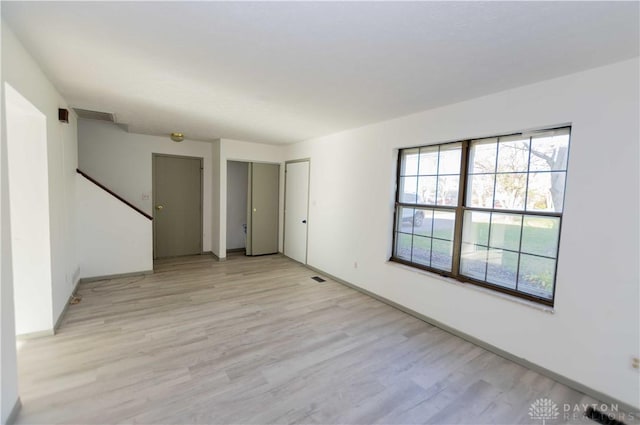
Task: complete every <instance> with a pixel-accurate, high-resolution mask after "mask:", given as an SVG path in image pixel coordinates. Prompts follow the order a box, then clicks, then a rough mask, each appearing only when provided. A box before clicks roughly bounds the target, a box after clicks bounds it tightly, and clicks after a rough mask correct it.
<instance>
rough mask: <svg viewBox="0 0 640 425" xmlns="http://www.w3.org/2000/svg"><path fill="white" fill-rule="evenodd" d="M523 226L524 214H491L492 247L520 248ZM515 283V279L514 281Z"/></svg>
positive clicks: (513, 249) (514, 249)
mask: <svg viewBox="0 0 640 425" xmlns="http://www.w3.org/2000/svg"><path fill="white" fill-rule="evenodd" d="M521 226H522V216H521V215H517V214H500V213H495V212H494V213H493V214H492V215H491V241H490V244H489V245H490V246H491V247H492V248H502V249H509V250H511V251H518V250H519V249H520V227H521ZM514 276H515V270H514ZM513 283H514V285H515V279H514V281H513Z"/></svg>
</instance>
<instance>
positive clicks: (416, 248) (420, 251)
mask: <svg viewBox="0 0 640 425" xmlns="http://www.w3.org/2000/svg"><path fill="white" fill-rule="evenodd" d="M411 261H413V262H414V263H419V264H423V265H425V266H430V265H431V238H423V237H420V236H414V237H413V257H412V260H411Z"/></svg>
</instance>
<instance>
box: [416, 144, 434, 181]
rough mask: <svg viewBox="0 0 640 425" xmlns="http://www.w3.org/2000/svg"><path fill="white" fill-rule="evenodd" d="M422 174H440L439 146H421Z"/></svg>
mask: <svg viewBox="0 0 640 425" xmlns="http://www.w3.org/2000/svg"><path fill="white" fill-rule="evenodd" d="M419 174H420V175H421V176H425V175H431V176H435V175H436V174H438V146H427V147H424V148H420V173H419Z"/></svg>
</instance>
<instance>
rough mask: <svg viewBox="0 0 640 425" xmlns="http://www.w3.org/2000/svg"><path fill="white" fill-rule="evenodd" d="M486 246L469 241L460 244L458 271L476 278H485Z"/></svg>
mask: <svg viewBox="0 0 640 425" xmlns="http://www.w3.org/2000/svg"><path fill="white" fill-rule="evenodd" d="M486 269H487V248H486V247H484V246H478V245H473V244H470V243H463V244H462V251H461V256H460V273H461V274H463V275H464V276H468V277H471V278H474V279H478V280H485V273H486Z"/></svg>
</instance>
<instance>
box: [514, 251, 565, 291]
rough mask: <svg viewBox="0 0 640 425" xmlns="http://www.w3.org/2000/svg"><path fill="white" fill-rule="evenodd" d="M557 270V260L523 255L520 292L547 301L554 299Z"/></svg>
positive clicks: (519, 282) (519, 280) (519, 281)
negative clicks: (554, 281) (554, 282)
mask: <svg viewBox="0 0 640 425" xmlns="http://www.w3.org/2000/svg"><path fill="white" fill-rule="evenodd" d="M555 268H556V261H555V260H550V259H548V258H542V257H534V256H531V255H526V254H521V255H520V272H519V273H518V290H519V291H522V292H526V293H529V294H532V295H536V296H539V297H543V298H547V299H551V298H553V280H554V275H555Z"/></svg>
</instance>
